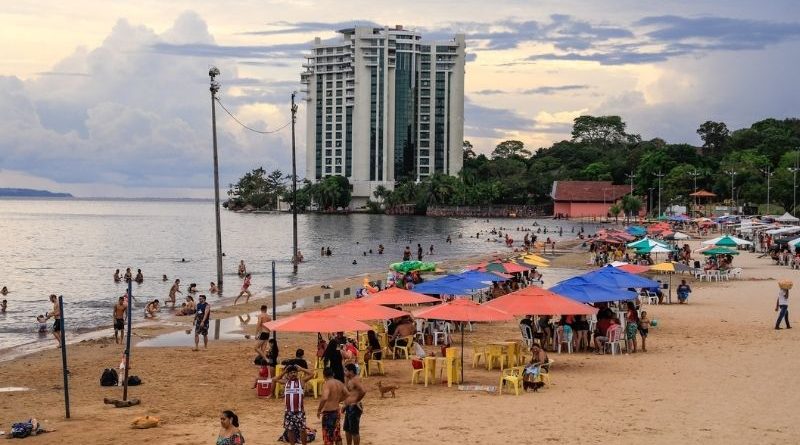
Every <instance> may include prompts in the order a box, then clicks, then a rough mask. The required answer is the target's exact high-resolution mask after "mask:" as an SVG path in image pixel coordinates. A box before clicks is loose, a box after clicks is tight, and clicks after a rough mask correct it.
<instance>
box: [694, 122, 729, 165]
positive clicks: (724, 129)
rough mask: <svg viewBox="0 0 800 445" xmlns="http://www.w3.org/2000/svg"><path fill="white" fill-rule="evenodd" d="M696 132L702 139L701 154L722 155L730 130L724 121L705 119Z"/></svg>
mask: <svg viewBox="0 0 800 445" xmlns="http://www.w3.org/2000/svg"><path fill="white" fill-rule="evenodd" d="M697 134H699V135H700V139H702V140H703V154H704V155H706V156H720V155H722V152H723V150H724V149H725V146H726V145H727V143H728V137H729V136H730V132H729V131H728V126H727V125H725V123H724V122H714V121H705V122H704V123H703V124H702V125H700V127H699V128H698V129H697Z"/></svg>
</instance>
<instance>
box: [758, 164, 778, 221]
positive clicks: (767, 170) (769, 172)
mask: <svg viewBox="0 0 800 445" xmlns="http://www.w3.org/2000/svg"><path fill="white" fill-rule="evenodd" d="M771 168H772V166H771V165H767V169H766V170H761V172H762V173H764V174H765V175H767V215H769V214H770V207H769V203H770V201H769V187H770V184H769V180H770V178H771V177H772V175H773V174H775V172H773V171H770V170H771Z"/></svg>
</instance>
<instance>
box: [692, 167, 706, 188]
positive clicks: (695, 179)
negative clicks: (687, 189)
mask: <svg viewBox="0 0 800 445" xmlns="http://www.w3.org/2000/svg"><path fill="white" fill-rule="evenodd" d="M702 174H703V173H702V172H699V171H697V169H694V170H692V171H690V172H689V176H691V177H692V179H694V190H692V192H696V191H697V177H698V176H702Z"/></svg>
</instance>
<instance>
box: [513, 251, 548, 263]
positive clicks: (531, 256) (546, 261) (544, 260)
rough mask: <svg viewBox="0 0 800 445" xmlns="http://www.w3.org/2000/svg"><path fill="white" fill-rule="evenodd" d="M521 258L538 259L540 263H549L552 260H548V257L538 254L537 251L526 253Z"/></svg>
mask: <svg viewBox="0 0 800 445" xmlns="http://www.w3.org/2000/svg"><path fill="white" fill-rule="evenodd" d="M520 258H522V259H525V260H532V261H537V262H539V263H549V262H550V260H548V259H547V258H545V257H543V256H539V255H536V254H535V253H527V254H525V255H522V256H521V257H520Z"/></svg>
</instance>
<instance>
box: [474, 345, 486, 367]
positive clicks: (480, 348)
mask: <svg viewBox="0 0 800 445" xmlns="http://www.w3.org/2000/svg"><path fill="white" fill-rule="evenodd" d="M481 359H483V361H484V362H485V361H486V345H478V344H477V343H476V344H473V345H472V367H473V368H477V367H478V365H479V364H480V362H481Z"/></svg>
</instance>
